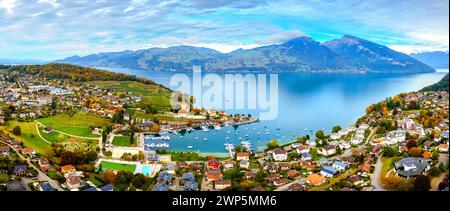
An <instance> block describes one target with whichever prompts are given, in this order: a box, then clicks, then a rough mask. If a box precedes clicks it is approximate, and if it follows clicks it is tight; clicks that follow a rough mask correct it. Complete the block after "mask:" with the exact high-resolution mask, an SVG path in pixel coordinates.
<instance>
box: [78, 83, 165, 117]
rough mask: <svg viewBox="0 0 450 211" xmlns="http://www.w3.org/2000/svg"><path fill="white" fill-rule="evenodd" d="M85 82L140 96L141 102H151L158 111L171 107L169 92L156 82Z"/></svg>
mask: <svg viewBox="0 0 450 211" xmlns="http://www.w3.org/2000/svg"><path fill="white" fill-rule="evenodd" d="M86 84H89V85H92V86H100V87H103V88H107V89H112V90H116V91H118V92H122V93H124V94H127V93H128V92H131V94H132V95H135V96H136V95H139V96H142V101H141V102H142V103H144V104H152V105H153V106H156V107H157V108H158V110H160V111H168V110H170V108H171V106H170V95H171V92H170V91H169V90H167V89H165V88H163V87H162V86H160V85H157V84H142V83H139V82H136V81H91V82H87V83H86Z"/></svg>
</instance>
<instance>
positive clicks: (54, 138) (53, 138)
mask: <svg viewBox="0 0 450 211" xmlns="http://www.w3.org/2000/svg"><path fill="white" fill-rule="evenodd" d="M39 129H40V130H39V132H40V133H41V136H42V137H44V139H45V140H47V141H49V142H52V143H61V142H77V143H87V144H95V143H97V142H98V141H97V140H92V139H82V138H75V137H71V136H68V135H64V134H61V133H58V132H55V131H52V132H50V133H46V132H44V130H42V127H40V128H39Z"/></svg>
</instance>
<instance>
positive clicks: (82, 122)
mask: <svg viewBox="0 0 450 211" xmlns="http://www.w3.org/2000/svg"><path fill="white" fill-rule="evenodd" d="M38 121H39V122H41V123H42V124H44V125H45V126H50V127H52V128H53V129H54V130H58V131H61V132H64V133H68V134H71V135H76V136H82V137H95V138H96V137H99V136H98V135H94V134H92V133H91V131H90V129H89V126H90V125H92V126H95V127H99V126H107V125H108V124H109V121H108V119H106V118H102V117H99V116H96V115H94V114H87V113H82V112H78V113H76V114H75V115H73V116H69V115H68V114H59V115H56V116H53V117H48V118H43V119H39V120H38Z"/></svg>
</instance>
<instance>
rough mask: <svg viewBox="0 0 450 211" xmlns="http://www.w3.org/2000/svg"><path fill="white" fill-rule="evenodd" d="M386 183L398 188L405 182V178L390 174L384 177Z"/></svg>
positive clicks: (390, 186) (392, 187)
mask: <svg viewBox="0 0 450 211" xmlns="http://www.w3.org/2000/svg"><path fill="white" fill-rule="evenodd" d="M384 184H385V186H386V187H387V188H391V189H397V188H398V187H400V186H401V185H402V184H403V179H402V178H400V177H398V176H395V175H392V174H389V176H387V177H386V178H384Z"/></svg>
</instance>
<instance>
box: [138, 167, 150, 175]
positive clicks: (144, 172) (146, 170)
mask: <svg viewBox="0 0 450 211" xmlns="http://www.w3.org/2000/svg"><path fill="white" fill-rule="evenodd" d="M141 173H142V174H144V175H145V176H150V175H151V174H152V167H151V166H142V168H141Z"/></svg>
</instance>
